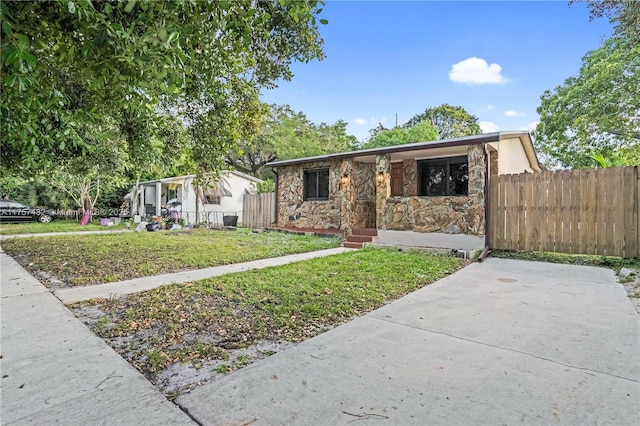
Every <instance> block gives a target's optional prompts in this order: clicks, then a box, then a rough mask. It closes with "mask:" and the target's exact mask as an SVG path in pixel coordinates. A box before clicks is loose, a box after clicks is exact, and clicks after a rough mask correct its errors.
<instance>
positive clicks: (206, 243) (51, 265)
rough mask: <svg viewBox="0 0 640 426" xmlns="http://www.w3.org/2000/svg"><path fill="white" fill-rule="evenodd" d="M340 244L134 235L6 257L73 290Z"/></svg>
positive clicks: (45, 242) (19, 242)
mask: <svg viewBox="0 0 640 426" xmlns="http://www.w3.org/2000/svg"><path fill="white" fill-rule="evenodd" d="M340 244H341V240H340V238H323V237H317V236H306V235H292V234H284V233H279V232H265V233H262V234H254V233H251V232H250V231H249V230H247V229H238V230H237V231H235V232H231V231H213V230H205V229H198V230H192V231H177V232H175V231H160V232H141V233H138V232H128V233H120V234H92V235H60V236H52V237H40V238H38V237H33V238H23V239H18V238H16V239H11V240H6V241H3V242H2V247H3V249H4V251H5V252H7V253H8V254H10V255H11V256H13V257H14V258H16V259H17V260H18V261H19V262H21V263H22V264H23V265H25V266H26V267H27V268H28V269H29V270H30V271H31V272H35V271H44V272H46V273H48V274H49V275H53V276H55V277H57V278H58V279H60V280H62V281H64V282H66V283H67V284H68V285H69V286H79V285H87V284H101V283H108V282H113V281H121V280H127V279H132V278H138V277H146V276H151V275H157V274H164V273H171V272H178V271H183V270H189V269H200V268H206V267H210V266H219V265H226V264H230V263H240V262H247V261H251V260H258V259H265V258H270V257H277V256H283V255H287V254H293V253H303V252H309V251H314V250H321V249H326V248H332V247H338V246H340Z"/></svg>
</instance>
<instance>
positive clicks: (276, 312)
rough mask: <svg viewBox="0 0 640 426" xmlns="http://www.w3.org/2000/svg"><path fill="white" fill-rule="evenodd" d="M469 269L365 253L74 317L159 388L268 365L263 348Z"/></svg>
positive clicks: (448, 260)
mask: <svg viewBox="0 0 640 426" xmlns="http://www.w3.org/2000/svg"><path fill="white" fill-rule="evenodd" d="M464 263H465V261H463V260H461V259H457V258H453V257H447V256H434V255H427V254H423V253H419V252H411V253H406V254H404V253H400V252H396V251H387V250H378V249H363V250H358V251H351V252H347V253H342V254H339V255H334V256H329V257H325V258H317V259H312V260H308V261H303V262H297V263H292V264H288V265H283V266H277V267H271V268H267V269H260V270H252V271H247V272H240V273H234V274H229V275H224V276H221V277H216V278H210V279H206V280H202V281H197V282H193V283H187V284H180V285H171V286H165V287H160V288H157V289H155V290H151V291H147V292H144V293H140V294H135V295H129V296H126V297H123V298H116V299H101V300H96V301H92V302H82V303H78V304H75V305H72V306H71V309H72V310H73V311H74V312H75V313H76V314H77V315H78V316H79V317H80V318H82V319H83V320H84V321H86V322H87V323H88V325H89V326H90V327H91V328H92V329H93V330H94V332H96V333H97V334H98V335H99V336H101V337H103V338H105V339H106V340H107V341H108V342H110V344H111V345H112V346H113V347H114V349H116V350H117V351H118V352H120V353H121V354H122V355H123V357H124V358H125V359H127V360H129V362H130V363H132V364H133V365H134V366H136V367H137V368H138V369H139V370H140V371H142V372H143V373H145V374H146V375H147V377H150V378H151V379H152V380H154V378H155V377H156V374H157V373H158V372H159V371H161V370H163V369H165V368H167V367H168V366H170V365H172V364H174V363H181V364H182V365H181V368H183V367H185V365H186V366H192V367H193V366H195V367H196V368H203V366H205V365H209V367H208V368H210V369H211V374H212V375H216V374H220V373H227V372H230V371H233V370H234V369H237V368H240V367H242V366H244V365H246V364H247V363H248V362H251V361H255V360H256V359H259V358H260V357H261V356H264V355H269V353H266V354H262V355H261V354H260V353H259V352H260V351H259V350H258V351H256V350H255V347H256V345H259V344H260V342H264V341H274V342H278V341H288V342H299V341H301V340H305V339H308V338H310V337H313V336H315V335H317V334H320V333H322V332H323V331H326V330H327V329H329V328H332V327H334V326H336V325H338V324H340V323H343V322H345V321H348V320H350V319H352V318H354V317H356V316H359V315H362V314H364V313H366V312H369V311H372V310H374V309H376V308H378V307H380V306H382V305H384V304H385V303H386V302H389V301H392V300H395V299H398V298H399V297H401V296H403V295H405V294H407V293H409V292H412V291H414V290H416V289H418V288H420V287H423V286H425V285H427V284H429V283H432V282H434V281H436V280H438V279H440V278H442V277H444V276H445V275H447V274H449V273H452V272H454V271H455V270H457V269H458V268H460V266H461V265H463V264H464ZM88 313H90V314H89V315H87V314H88ZM252 347H253V349H252ZM207 363H209V364H207ZM216 363H217V364H216ZM167 389H168V390H169V391H171V392H175V390H176V389H169V388H167ZM167 389H165V390H167ZM173 396H175V393H174V394H173Z"/></svg>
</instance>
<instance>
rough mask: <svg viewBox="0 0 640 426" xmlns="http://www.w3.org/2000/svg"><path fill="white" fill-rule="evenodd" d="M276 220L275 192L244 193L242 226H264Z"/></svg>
mask: <svg viewBox="0 0 640 426" xmlns="http://www.w3.org/2000/svg"><path fill="white" fill-rule="evenodd" d="M275 221H276V193H275V192H268V193H265V194H244V201H243V206H242V226H244V227H245V228H265V227H267V226H272V225H273V223H274V222H275Z"/></svg>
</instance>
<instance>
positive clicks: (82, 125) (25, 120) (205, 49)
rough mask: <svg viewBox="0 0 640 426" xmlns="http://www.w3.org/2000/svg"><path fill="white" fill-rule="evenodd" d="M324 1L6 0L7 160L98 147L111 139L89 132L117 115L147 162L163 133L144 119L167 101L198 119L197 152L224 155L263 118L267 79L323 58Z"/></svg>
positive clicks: (3, 114)
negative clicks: (151, 131) (153, 133)
mask: <svg viewBox="0 0 640 426" xmlns="http://www.w3.org/2000/svg"><path fill="white" fill-rule="evenodd" d="M318 5H319V3H318V2H317V1H314V0H306V1H297V0H296V1H294V0H258V1H250V0H244V1H231V2H230V1H187V0H177V1H151V0H140V1H136V0H130V1H127V2H121V1H101V2H92V1H90V0H76V1H67V0H65V1H47V2H22V1H11V0H6V1H3V2H2V3H0V18H1V19H2V57H1V58H2V95H1V103H0V118H1V121H2V135H3V136H2V158H1V165H2V168H3V169H4V170H5V171H12V172H15V171H20V172H25V173H27V172H31V173H33V172H37V171H41V170H43V169H44V168H47V167H53V166H57V165H59V164H64V163H65V162H66V161H67V160H68V159H70V158H77V157H85V156H87V155H93V154H92V153H94V154H95V153H97V152H98V151H99V146H100V145H103V143H102V142H100V143H98V144H96V138H95V137H88V136H89V135H90V134H91V129H92V128H99V127H100V126H102V123H103V120H104V118H105V117H107V116H108V117H111V118H114V119H116V120H117V123H118V125H119V126H120V127H121V128H122V134H123V135H125V139H124V142H125V144H126V147H125V148H126V150H127V151H128V152H129V156H130V159H131V161H132V164H134V165H135V164H137V165H142V166H143V165H144V161H142V160H144V158H145V157H144V155H139V154H144V153H146V152H149V150H150V147H151V144H152V143H153V141H152V140H151V138H150V137H149V136H148V134H147V133H145V132H143V131H141V129H144V128H145V127H146V126H147V125H149V123H152V122H153V120H156V119H157V113H158V111H159V110H162V109H165V110H169V111H171V113H172V114H174V115H176V116H178V117H180V121H181V122H182V123H186V124H187V125H188V126H190V129H191V131H192V133H193V134H192V136H193V139H194V146H193V149H192V150H191V151H190V152H192V153H193V155H194V156H195V162H196V164H197V165H198V166H203V167H205V168H209V167H214V166H215V165H216V164H217V160H216V158H217V156H219V154H220V151H221V150H224V149H226V148H227V147H228V146H229V145H230V144H232V140H233V139H234V138H235V137H236V136H238V135H239V134H241V133H242V132H244V131H246V128H247V127H249V126H251V125H252V124H254V123H255V122H256V120H255V118H254V117H255V116H256V115H257V111H258V110H259V108H257V107H256V105H257V98H258V93H259V90H260V88H262V87H270V86H272V85H273V82H274V81H277V80H278V79H285V80H286V79H289V78H291V72H290V70H289V66H290V64H291V62H292V61H294V60H299V61H309V60H312V59H321V58H322V56H323V53H322V49H321V46H322V40H321V38H320V36H319V33H318V29H317V22H322V23H324V20H319V21H317V20H316V15H317V14H318V13H319V12H320V11H321V9H320V8H319V7H318ZM160 106H162V107H164V108H159V107H160ZM239 124H241V125H242V126H240V127H239V128H236V127H235V126H238V125H239ZM243 126H244V127H243ZM205 131H210V133H208V134H206V133H205Z"/></svg>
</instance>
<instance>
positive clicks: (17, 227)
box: [0, 219, 125, 235]
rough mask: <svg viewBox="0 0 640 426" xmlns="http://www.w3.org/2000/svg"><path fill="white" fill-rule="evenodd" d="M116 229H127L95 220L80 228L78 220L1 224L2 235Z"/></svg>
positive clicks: (0, 233) (121, 225) (0, 232)
mask: <svg viewBox="0 0 640 426" xmlns="http://www.w3.org/2000/svg"><path fill="white" fill-rule="evenodd" d="M114 229H125V227H124V225H123V224H120V225H114V226H101V225H100V220H99V219H98V220H94V221H93V222H91V223H89V224H88V225H86V226H80V224H79V223H78V221H77V220H54V221H53V222H50V223H39V222H25V223H2V224H0V235H18V234H42V233H45V232H73V231H112V230H114Z"/></svg>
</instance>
